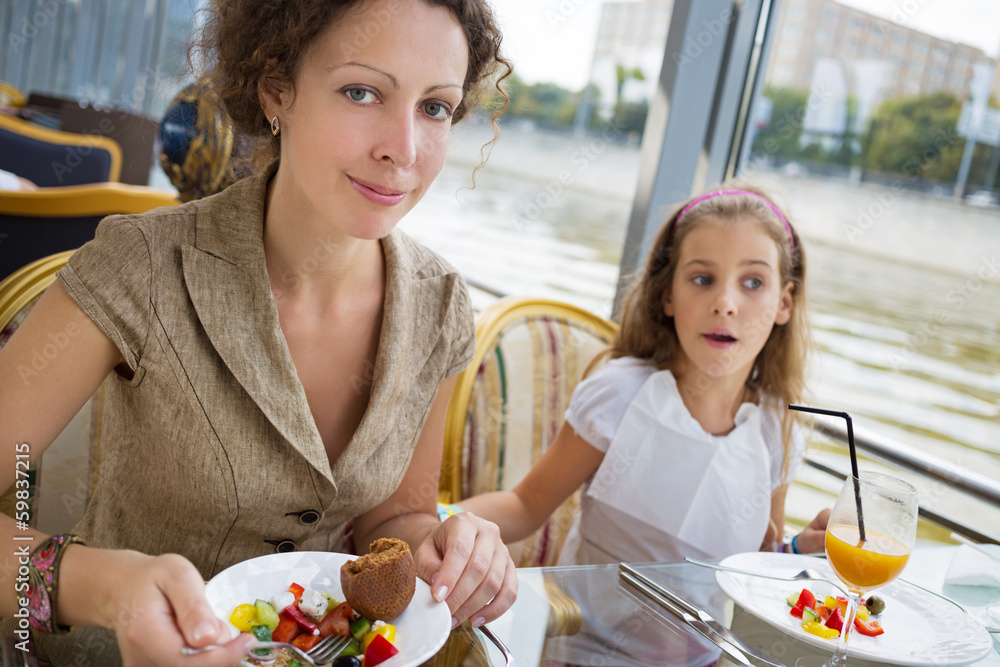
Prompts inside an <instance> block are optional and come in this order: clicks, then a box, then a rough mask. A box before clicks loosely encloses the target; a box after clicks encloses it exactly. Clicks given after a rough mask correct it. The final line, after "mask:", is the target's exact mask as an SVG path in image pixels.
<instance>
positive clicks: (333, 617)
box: [229, 583, 399, 667]
mask: <svg viewBox="0 0 1000 667" xmlns="http://www.w3.org/2000/svg"><path fill="white" fill-rule="evenodd" d="M229 622H230V623H232V624H233V625H234V626H236V629H238V630H239V631H240V632H248V633H251V634H253V635H254V636H255V637H256V638H257V640H258V641H276V642H286V643H289V644H293V645H294V646H297V647H298V648H300V649H302V650H303V651H306V652H308V651H309V649H311V648H312V647H314V646H315V645H316V644H318V643H319V641H320V640H321V639H323V638H325V637H328V636H330V635H334V634H335V635H338V636H340V637H350V638H351V642H350V644H348V646H347V648H346V649H344V651H343V652H342V653H341V654H340V657H338V658H337V659H336V660H335V661H334V664H335V665H338V667H339V666H340V665H341V664H343V665H345V666H347V665H358V664H363V665H364V667H375V666H376V665H379V664H380V663H382V662H385V661H386V660H388V659H389V658H391V657H392V656H394V655H396V654H397V653H399V649H397V648H396V647H395V646H394V645H393V642H394V641H395V639H396V626H394V625H391V624H388V623H384V622H382V621H375V622H374V623H372V622H371V621H369V620H368V619H366V618H363V617H361V616H360V615H358V614H356V613H355V612H354V610H353V609H351V606H350V605H349V604H347V603H346V602H338V601H337V600H335V599H334V598H333V597H332V596H331V595H329V594H328V593H321V592H319V591H316V590H313V589H311V588H305V587H303V586H300V585H299V584H295V583H293V584H292V585H291V586H289V587H288V590H287V591H285V592H282V593H279V594H278V595H275V596H274V597H273V598H271V599H270V600H257V601H256V602H254V603H253V604H249V603H247V604H241V605H238V606H237V607H236V608H235V609H233V612H232V614H231V615H230V617H229ZM278 653H279V655H278V656H277V658H275V656H274V653H273V652H272V651H269V650H267V649H256V650H255V651H254V652H253V654H252V655H251V656H250V659H251V660H252V661H254V662H256V663H259V664H272V663H273V664H276V666H280V667H285V666H287V667H305V665H303V664H302V662H301V661H299V660H296V659H295V657H294V655H293V654H292V653H291V652H290V651H279V652H278ZM345 656H347V657H346V658H345Z"/></svg>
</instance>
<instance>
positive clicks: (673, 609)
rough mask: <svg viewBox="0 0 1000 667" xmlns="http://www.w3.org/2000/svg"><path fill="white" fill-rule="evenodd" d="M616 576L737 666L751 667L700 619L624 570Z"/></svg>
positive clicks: (731, 645) (744, 657)
mask: <svg viewBox="0 0 1000 667" xmlns="http://www.w3.org/2000/svg"><path fill="white" fill-rule="evenodd" d="M618 576H619V578H621V579H622V580H623V581H625V582H626V583H628V584H629V585H631V586H633V587H634V588H636V589H638V590H639V591H640V592H642V593H643V594H644V595H645V596H646V597H647V598H649V599H651V600H653V601H654V602H656V603H657V604H658V605H660V606H661V607H663V608H664V609H666V610H667V611H669V612H670V613H672V614H673V615H674V616H677V617H678V618H680V619H681V620H683V621H684V622H685V623H687V624H688V625H689V626H690V627H691V628H693V629H694V630H695V631H696V632H698V634H700V635H701V636H703V637H704V638H705V639H707V640H708V641H710V642H712V643H713V644H715V645H716V646H718V647H719V648H720V649H722V651H723V652H724V653H725V654H726V655H728V656H729V657H730V659H732V660H733V661H735V662H736V663H737V664H739V665H743V667H753V666H752V665H751V663H750V661H749V660H747V657H746V656H745V655H744V654H743V651H741V650H740V649H739V648H737V647H736V646H734V645H733V644H731V643H730V642H729V640H727V639H725V638H724V637H723V636H722V635H720V634H718V633H717V632H715V631H714V630H712V628H711V627H710V626H709V625H708V624H707V623H705V622H704V621H702V620H701V619H700V618H695V617H694V616H692V615H691V614H689V613H688V612H686V611H684V609H683V608H682V607H679V606H677V605H676V604H674V603H673V602H671V601H670V600H669V599H667V598H665V597H663V596H662V595H660V594H658V593H657V592H656V591H655V590H654V589H652V588H650V587H649V586H647V585H646V584H645V583H643V582H642V580H640V579H638V578H636V577H635V576H633V575H632V574H631V573H629V572H627V571H626V570H622V569H619V570H618Z"/></svg>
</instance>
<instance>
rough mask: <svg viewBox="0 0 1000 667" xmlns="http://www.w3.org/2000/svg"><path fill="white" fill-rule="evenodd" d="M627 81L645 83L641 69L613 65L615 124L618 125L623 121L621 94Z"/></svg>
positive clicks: (644, 76)
mask: <svg viewBox="0 0 1000 667" xmlns="http://www.w3.org/2000/svg"><path fill="white" fill-rule="evenodd" d="M629 80H633V81H645V80H646V75H645V74H643V73H642V69H640V68H638V67H633V68H632V69H627V68H626V67H625V66H624V65H622V64H621V63H618V64H617V65H615V115H614V120H615V123H617V124H620V123H621V122H622V121H623V118H622V114H623V113H624V109H623V107H622V92H623V91H624V90H625V83H626V82H627V81H629Z"/></svg>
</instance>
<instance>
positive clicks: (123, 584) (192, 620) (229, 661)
mask: <svg viewBox="0 0 1000 667" xmlns="http://www.w3.org/2000/svg"><path fill="white" fill-rule="evenodd" d="M87 551H89V552H91V553H90V554H77V555H78V556H82V558H80V559H79V560H77V564H76V565H75V566H74V567H76V568H79V567H81V566H84V565H86V563H87V561H88V560H90V559H91V558H93V557H95V556H96V557H100V558H103V559H106V561H105V562H106V563H107V562H108V561H110V564H111V565H113V568H109V569H107V570H104V572H106V573H108V574H103V573H95V578H96V579H99V580H102V581H104V586H103V588H102V592H101V593H99V594H98V595H100V596H101V598H100V599H99V600H96V602H97V604H98V609H99V613H100V615H101V618H102V620H103V622H102V623H101V624H102V625H104V626H105V627H109V628H111V629H113V630H114V631H115V633H116V636H117V639H118V647H119V649H120V650H121V655H122V663H123V664H124V665H125V666H126V667H133V666H135V667H146V666H152V665H156V666H158V667H159V666H165V665H171V666H173V665H178V666H180V665H191V666H197V667H223V666H225V667H232V666H233V665H237V664H239V662H240V660H241V659H242V658H243V657H244V656H246V654H247V652H248V651H249V650H250V648H251V647H252V646H253V644H255V643H256V640H255V639H254V638H253V637H251V636H249V635H246V634H243V635H240V636H238V637H236V638H232V639H231V632H230V629H229V626H228V625H227V624H226V623H225V622H224V621H223V620H222V619H220V618H217V617H216V616H215V614H214V613H212V609H211V607H209V605H208V600H207V599H206V598H205V583H204V581H203V580H202V578H201V575H200V574H199V573H198V570H197V569H195V567H194V565H192V564H191V563H190V562H189V561H188V560H187V559H186V558H183V557H181V556H178V555H175V554H168V555H164V556H147V555H144V554H140V553H138V552H134V551H111V552H108V551H104V552H103V553H100V552H98V550H96V549H88V550H87ZM95 552H98V553H100V555H99V556H98V553H95ZM69 555H70V552H67V556H69ZM62 574H63V575H65V574H68V573H67V572H65V570H63V572H62ZM108 575H111V576H112V577H113V581H114V582H115V583H114V584H113V585H108V583H109V582H108V581H107V580H106V579H105V577H106V576H108ZM67 583H69V582H67ZM65 592H69V590H67V591H65ZM63 603H65V605H64V604H63ZM64 606H65V607H66V608H67V611H69V609H70V608H71V606H70V604H69V601H68V600H63V599H62V591H61V593H60V618H63V614H62V609H63V607H64ZM67 615H68V616H72V614H67ZM67 620H69V619H67ZM215 643H220V644H221V643H225V644H226V645H225V646H223V647H221V648H218V649H214V650H211V651H208V652H206V653H202V654H200V655H197V656H184V655H182V654H181V647H182V646H185V645H187V646H195V647H198V646H207V645H209V644H215Z"/></svg>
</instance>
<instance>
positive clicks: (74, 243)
mask: <svg viewBox="0 0 1000 667" xmlns="http://www.w3.org/2000/svg"><path fill="white" fill-rule="evenodd" d="M177 203H178V200H177V199H176V197H175V196H174V195H172V194H171V193H169V192H165V191H163V190H157V189H155V188H149V187H146V186H140V185H125V184H122V183H92V184H89V185H75V186H68V187H64V188H45V189H42V190H37V191H30V192H29V191H13V192H3V191H0V276H6V275H8V274H10V273H12V272H14V271H16V270H17V269H18V268H19V267H21V266H23V265H24V264H25V263H27V262H30V261H32V260H35V259H40V258H42V257H47V256H48V255H51V254H54V253H57V252H61V251H64V250H70V249H73V248H78V247H80V246H81V245H83V244H84V243H86V242H87V241H89V240H90V239H92V238H94V230H95V229H97V223H99V222H100V221H101V220H102V219H103V218H104V217H105V216H108V215H111V214H114V213H143V212H145V211H148V210H150V209H153V208H157V207H159V206H172V205H174V204H177Z"/></svg>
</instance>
